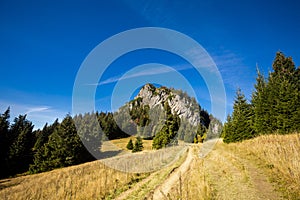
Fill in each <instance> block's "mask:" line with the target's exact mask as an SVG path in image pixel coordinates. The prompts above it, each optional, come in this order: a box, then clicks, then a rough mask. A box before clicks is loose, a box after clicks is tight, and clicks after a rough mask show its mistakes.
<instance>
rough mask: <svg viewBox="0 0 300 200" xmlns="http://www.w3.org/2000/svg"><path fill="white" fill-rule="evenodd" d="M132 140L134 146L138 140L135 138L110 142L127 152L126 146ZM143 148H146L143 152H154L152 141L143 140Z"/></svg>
mask: <svg viewBox="0 0 300 200" xmlns="http://www.w3.org/2000/svg"><path fill="white" fill-rule="evenodd" d="M130 139H132V142H133V144H134V142H135V140H136V137H134V136H131V137H129V138H122V139H116V140H110V142H111V143H113V144H114V145H116V146H117V147H118V148H120V149H122V150H127V148H126V146H127V144H128V142H129V140H130ZM143 146H144V149H143V150H152V140H143ZM127 151H128V150H127Z"/></svg>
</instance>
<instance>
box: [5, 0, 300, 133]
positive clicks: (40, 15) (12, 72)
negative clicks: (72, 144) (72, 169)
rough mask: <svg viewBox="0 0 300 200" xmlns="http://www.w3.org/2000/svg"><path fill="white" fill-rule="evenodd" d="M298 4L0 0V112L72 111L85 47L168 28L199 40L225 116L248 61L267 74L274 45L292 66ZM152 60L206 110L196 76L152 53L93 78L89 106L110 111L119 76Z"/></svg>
mask: <svg viewBox="0 0 300 200" xmlns="http://www.w3.org/2000/svg"><path fill="white" fill-rule="evenodd" d="M299 9H300V3H299V2H298V1H294V0H285V1H267V0H266V1H257V0H254V1H253V0H252V1H250V0H249V1H248V0H245V1H237V0H235V1H233V0H232V1H231V0H228V1H222V0H209V1H208V0H207V1H163V0H162V1H148V0H147V1H146V0H139V1H138V0H136V1H122V0H120V1H14V0H1V1H0V67H1V68H0V69H1V79H0V94H1V95H0V113H3V112H4V110H5V109H6V108H7V107H8V106H10V107H11V113H12V117H15V116H16V115H18V114H25V113H26V114H27V115H28V119H30V120H31V121H33V123H34V124H35V125H36V127H42V126H43V124H44V123H45V122H50V123H52V122H53V121H54V120H55V118H60V119H61V118H63V117H64V116H65V115H66V114H67V113H72V91H73V84H74V80H75V78H76V74H77V71H78V70H79V68H80V66H81V63H82V62H83V61H84V59H85V58H86V56H87V55H88V54H89V52H90V51H91V50H92V49H93V48H95V47H96V46H97V45H98V44H99V43H100V42H102V41H104V40H105V39H107V38H109V37H111V36H113V35H115V34H117V33H120V32H122V31H125V30H128V29H132V28H139V27H164V28H169V29H173V30H176V31H179V32H182V33H184V34H186V35H188V36H190V37H191V38H193V39H195V40H196V41H197V42H198V43H199V44H201V45H202V46H203V47H204V48H205V49H206V50H207V52H208V53H209V54H210V55H211V57H212V58H213V60H214V61H215V63H216V65H217V67H218V69H219V71H220V73H221V75H222V77H223V81H224V84H225V89H226V95H227V99H226V100H227V112H228V113H230V112H231V111H232V108H231V106H232V102H233V97H234V94H235V90H236V88H237V87H240V88H241V89H242V91H243V92H244V93H245V95H246V97H247V98H250V96H251V92H252V91H253V84H254V83H255V77H256V65H258V66H259V68H260V69H261V70H262V72H263V73H265V74H267V73H268V71H269V70H271V65H272V61H273V59H274V56H275V53H276V52H277V51H279V50H280V51H282V52H283V53H284V54H285V55H287V56H292V57H293V59H294V61H295V63H296V65H297V66H298V65H299V63H300V54H299V53H300V39H299V35H300V12H299ZM154 62H155V63H162V64H165V65H168V66H171V67H174V68H175V69H179V71H180V73H182V74H183V75H184V76H185V77H186V79H188V80H189V81H190V83H191V84H192V85H193V87H194V88H196V90H195V92H196V93H197V94H196V95H197V98H198V100H199V102H200V104H201V105H202V106H203V107H204V108H206V109H207V110H208V111H209V110H210V99H209V94H208V91H207V88H206V86H205V84H204V83H203V81H202V80H201V77H195V76H194V74H195V73H194V71H193V70H192V69H190V68H189V67H187V68H182V66H183V64H184V63H183V61H182V60H181V59H180V58H178V57H176V55H173V54H170V53H168V52H161V51H158V50H145V51H136V52H132V53H130V54H128V55H124V56H122V57H120V59H118V60H116V61H115V62H114V63H113V64H112V65H111V66H110V67H109V68H108V69H107V71H106V72H105V74H104V75H103V77H101V80H100V82H101V81H102V84H100V85H99V87H98V89H97V93H96V96H95V98H96V104H97V105H96V108H97V109H99V110H100V109H101V110H110V95H111V93H112V90H113V88H114V86H115V85H116V83H117V82H118V80H119V78H120V77H121V76H122V75H123V74H124V73H126V72H127V71H128V70H130V69H131V68H132V67H133V66H137V65H141V64H145V63H154ZM178 66H181V68H180V67H179V68H176V67H178ZM158 73H159V72H158ZM170 86H172V85H170Z"/></svg>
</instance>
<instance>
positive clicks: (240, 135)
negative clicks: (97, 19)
mask: <svg viewBox="0 0 300 200" xmlns="http://www.w3.org/2000/svg"><path fill="white" fill-rule="evenodd" d="M251 117H252V108H251V104H249V103H248V102H247V100H246V98H245V96H244V94H243V93H242V92H241V90H240V89H238V90H237V93H236V97H235V101H234V105H233V113H232V117H230V118H228V120H229V121H227V123H226V126H225V128H224V131H225V132H224V142H226V143H229V142H238V141H242V140H245V139H250V138H253V137H254V132H253V129H252V128H251Z"/></svg>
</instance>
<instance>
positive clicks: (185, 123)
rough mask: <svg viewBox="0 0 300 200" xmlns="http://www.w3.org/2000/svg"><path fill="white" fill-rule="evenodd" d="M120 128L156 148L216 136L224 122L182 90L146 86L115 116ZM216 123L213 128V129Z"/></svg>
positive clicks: (200, 140)
mask: <svg viewBox="0 0 300 200" xmlns="http://www.w3.org/2000/svg"><path fill="white" fill-rule="evenodd" d="M114 117H115V120H116V123H117V124H118V126H119V127H120V128H121V129H122V130H123V131H124V132H126V133H127V134H129V135H139V136H141V137H143V138H149V139H152V138H153V147H154V148H161V147H164V146H166V145H167V144H169V143H172V144H174V143H177V141H178V140H183V141H185V142H202V141H203V140H204V139H206V138H207V136H209V137H213V136H217V135H218V134H219V132H220V130H221V126H222V124H221V122H220V121H218V120H216V119H215V118H214V117H213V116H212V115H209V114H208V113H207V111H205V110H204V109H202V108H201V106H200V105H199V104H198V103H197V101H196V99H195V98H194V97H190V96H189V95H188V94H187V93H186V92H183V91H182V90H176V89H173V88H167V87H165V86H161V87H155V86H154V85H153V84H150V83H148V84H146V85H144V86H143V87H142V88H141V89H140V91H139V93H138V94H137V96H136V97H134V99H133V100H131V101H129V102H128V103H126V104H125V105H124V106H122V107H121V108H120V109H119V110H118V112H116V113H115V114H114ZM211 122H214V126H213V127H212V126H210V124H211ZM158 138H159V139H158Z"/></svg>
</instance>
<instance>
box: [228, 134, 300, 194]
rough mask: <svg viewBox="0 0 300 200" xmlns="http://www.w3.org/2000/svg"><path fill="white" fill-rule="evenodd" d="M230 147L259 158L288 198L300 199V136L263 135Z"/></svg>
mask: <svg viewBox="0 0 300 200" xmlns="http://www.w3.org/2000/svg"><path fill="white" fill-rule="evenodd" d="M230 146H231V147H234V148H235V149H237V150H238V151H239V152H246V153H248V155H250V156H254V157H256V158H258V159H259V162H261V163H263V164H264V165H265V166H264V167H266V168H268V169H270V170H271V171H272V172H271V173H272V174H273V176H272V178H273V180H272V181H273V182H275V183H279V187H280V189H281V190H282V191H284V192H285V193H286V195H287V196H286V198H288V199H298V198H299V197H300V134H297V133H295V134H289V135H276V134H274V135H263V136H260V137H257V138H255V139H252V140H248V141H244V142H241V143H237V144H230Z"/></svg>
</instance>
